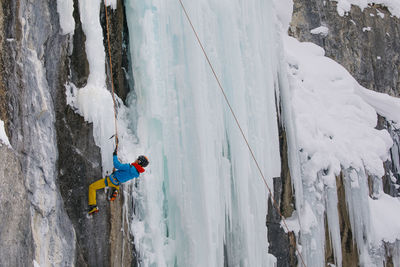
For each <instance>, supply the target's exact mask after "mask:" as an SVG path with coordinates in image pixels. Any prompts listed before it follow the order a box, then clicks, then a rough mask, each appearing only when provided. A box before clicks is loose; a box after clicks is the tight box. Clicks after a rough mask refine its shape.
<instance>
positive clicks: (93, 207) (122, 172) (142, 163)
mask: <svg viewBox="0 0 400 267" xmlns="http://www.w3.org/2000/svg"><path fill="white" fill-rule="evenodd" d="M113 162H114V168H115V169H116V170H115V171H114V172H113V173H112V174H111V175H110V176H106V177H105V178H101V179H100V180H97V181H96V182H94V183H92V184H91V185H90V186H89V215H90V214H93V213H96V212H98V211H99V209H98V207H97V204H96V191H97V190H99V189H102V188H105V187H111V189H112V191H111V197H110V198H109V200H110V201H114V200H115V198H116V197H117V196H118V191H119V185H120V184H121V183H125V182H127V181H129V180H132V179H133V178H137V177H139V175H140V174H141V173H143V172H144V171H145V170H144V168H145V167H146V166H147V165H149V160H148V158H147V157H146V156H143V155H142V156H139V157H138V158H137V160H135V162H133V163H131V164H129V163H126V164H122V163H121V162H119V160H118V156H117V150H116V149H115V151H114V153H113Z"/></svg>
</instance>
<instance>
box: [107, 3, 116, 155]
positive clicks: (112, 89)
mask: <svg viewBox="0 0 400 267" xmlns="http://www.w3.org/2000/svg"><path fill="white" fill-rule="evenodd" d="M104 10H105V12H106V31H107V42H108V56H109V58H110V80H111V91H112V99H113V103H114V126H115V135H114V136H115V147H116V148H118V128H117V105H116V101H115V93H114V79H113V72H112V60H111V45H110V33H109V30H108V16H107V0H104Z"/></svg>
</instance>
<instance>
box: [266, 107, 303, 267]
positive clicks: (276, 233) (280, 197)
mask: <svg viewBox="0 0 400 267" xmlns="http://www.w3.org/2000/svg"><path fill="white" fill-rule="evenodd" d="M277 113H278V114H280V110H278V108H277ZM278 130H279V145H280V156H281V176H280V177H275V178H273V180H274V188H273V192H274V200H275V203H274V201H273V199H272V198H269V199H268V214H267V218H266V225H267V228H268V242H269V250H268V251H269V253H271V254H272V255H274V256H275V257H276V258H277V264H278V266H282V267H284V266H296V265H297V263H298V259H297V256H296V246H297V244H296V237H295V234H294V233H293V232H289V233H286V232H285V230H284V229H283V228H282V226H281V215H282V216H283V217H285V218H289V217H291V216H292V214H293V212H294V207H295V206H294V203H295V198H294V193H293V187H292V183H291V175H290V169H289V158H288V143H287V137H286V131H285V129H284V126H283V125H282V123H281V122H280V121H279V119H278ZM277 206H278V207H279V211H278V210H277Z"/></svg>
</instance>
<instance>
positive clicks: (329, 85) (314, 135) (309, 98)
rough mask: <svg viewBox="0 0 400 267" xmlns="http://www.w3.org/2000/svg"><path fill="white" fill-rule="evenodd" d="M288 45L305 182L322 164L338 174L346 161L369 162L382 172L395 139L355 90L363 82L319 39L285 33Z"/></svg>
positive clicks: (354, 164) (370, 167) (372, 169)
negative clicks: (326, 52)
mask: <svg viewBox="0 0 400 267" xmlns="http://www.w3.org/2000/svg"><path fill="white" fill-rule="evenodd" d="M285 50H286V52H287V56H288V63H289V66H290V69H289V71H290V72H291V78H290V79H291V83H292V88H293V89H292V90H293V92H292V93H293V98H292V101H293V106H294V114H295V120H296V125H297V135H298V138H299V139H298V140H299V145H300V149H301V151H302V154H303V157H305V160H304V165H303V168H304V170H303V172H304V176H305V177H307V179H309V180H307V182H308V183H312V182H313V181H314V180H315V179H316V177H317V173H318V172H319V171H320V170H327V172H328V173H332V174H334V175H339V173H340V171H341V169H342V167H343V168H349V167H353V168H356V169H362V168H364V166H365V167H366V168H367V169H368V171H369V172H370V173H372V174H375V175H377V176H382V175H383V174H384V170H383V166H382V160H385V159H386V158H387V154H388V153H387V152H388V149H389V148H390V147H391V145H392V141H391V138H390V136H389V134H388V133H387V131H385V130H384V131H379V130H376V129H375V126H376V123H377V115H376V112H375V110H374V108H373V107H371V106H370V105H369V104H368V103H367V102H365V101H364V100H363V99H362V98H361V97H360V96H359V95H358V94H357V93H358V92H359V91H360V90H361V88H362V87H361V86H360V85H359V84H358V83H357V82H356V81H355V79H354V78H353V77H352V76H351V75H350V74H349V73H348V72H347V70H345V69H344V68H343V67H342V66H341V65H339V64H338V63H336V62H335V61H333V60H331V59H329V58H327V57H324V50H323V49H322V48H321V47H319V46H317V45H314V44H312V43H300V42H298V41H297V40H296V39H294V38H291V37H286V40H285ZM307 158H308V159H307Z"/></svg>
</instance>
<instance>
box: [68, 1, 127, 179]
mask: <svg viewBox="0 0 400 267" xmlns="http://www.w3.org/2000/svg"><path fill="white" fill-rule="evenodd" d="M101 3H102V1H100V0H93V1H85V0H80V1H79V9H80V15H81V21H82V28H83V31H84V32H85V35H86V43H85V48H86V54H87V59H88V62H89V69H90V74H89V77H88V81H87V85H86V86H85V87H84V88H76V86H75V85H74V84H70V83H69V84H66V86H65V87H66V96H67V103H68V104H69V105H71V106H72V107H73V108H74V109H75V110H76V112H77V113H79V114H81V115H82V116H83V117H84V118H85V120H86V121H88V122H91V123H93V128H94V138H95V141H96V144H97V145H98V146H99V147H100V148H101V158H102V166H103V175H105V174H107V173H109V172H110V171H111V170H112V168H113V163H112V152H113V150H114V147H115V143H114V138H112V136H113V135H114V134H115V127H114V104H113V100H112V95H111V93H110V91H108V90H107V87H106V69H105V52H104V51H105V49H104V46H103V31H102V28H101V26H100V17H99V15H100V5H101ZM107 5H110V6H111V7H113V8H116V1H115V0H113V1H107ZM116 101H117V102H118V106H120V107H121V109H124V106H123V105H122V102H121V101H120V100H119V98H118V97H116ZM121 127H124V126H121ZM122 135H123V134H122ZM121 140H122V138H121ZM130 161H133V158H130Z"/></svg>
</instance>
